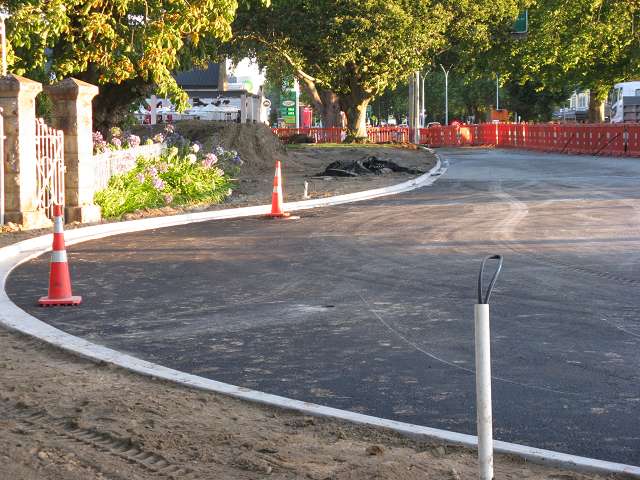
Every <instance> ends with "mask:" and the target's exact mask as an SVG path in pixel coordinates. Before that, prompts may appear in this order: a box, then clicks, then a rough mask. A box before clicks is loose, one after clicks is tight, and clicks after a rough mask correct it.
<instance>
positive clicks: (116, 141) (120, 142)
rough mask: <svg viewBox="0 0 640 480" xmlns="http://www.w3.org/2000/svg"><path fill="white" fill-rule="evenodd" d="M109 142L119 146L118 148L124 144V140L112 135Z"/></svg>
mask: <svg viewBox="0 0 640 480" xmlns="http://www.w3.org/2000/svg"><path fill="white" fill-rule="evenodd" d="M109 143H111V145H113V146H114V147H118V148H120V147H121V146H122V141H121V140H120V139H119V138H118V137H111V140H109Z"/></svg>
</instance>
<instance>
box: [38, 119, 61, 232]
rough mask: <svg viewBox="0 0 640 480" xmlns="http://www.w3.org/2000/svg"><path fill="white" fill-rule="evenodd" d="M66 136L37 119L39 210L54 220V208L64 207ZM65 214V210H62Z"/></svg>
mask: <svg viewBox="0 0 640 480" xmlns="http://www.w3.org/2000/svg"><path fill="white" fill-rule="evenodd" d="M65 171H66V168H65V166H64V134H63V132H62V130H55V129H54V128H51V127H50V126H49V125H47V124H46V123H44V120H43V119H42V118H36V175H37V182H38V192H37V198H38V206H37V208H38V210H40V211H43V212H45V214H46V215H47V217H49V218H50V219H53V206H54V205H62V206H63V207H64V173H65ZM62 211H63V212H64V208H63V209H62Z"/></svg>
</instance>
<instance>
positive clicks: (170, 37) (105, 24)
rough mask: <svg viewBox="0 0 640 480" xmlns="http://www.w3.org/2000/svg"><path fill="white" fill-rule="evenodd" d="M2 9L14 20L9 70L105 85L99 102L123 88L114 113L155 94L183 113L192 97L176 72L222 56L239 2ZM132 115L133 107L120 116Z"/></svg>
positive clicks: (63, 3) (32, 0) (62, 3)
mask: <svg viewBox="0 0 640 480" xmlns="http://www.w3.org/2000/svg"><path fill="white" fill-rule="evenodd" d="M3 6H4V7H5V8H6V9H7V10H8V12H9V13H10V14H11V16H10V17H9V19H8V20H7V29H8V39H9V44H10V48H9V52H8V53H9V55H8V62H9V65H10V69H9V70H10V72H12V73H16V74H19V75H25V76H28V77H29V76H30V72H34V71H40V70H43V69H44V67H45V65H47V68H48V70H49V72H50V76H51V78H53V79H55V80H60V79H62V78H65V77H68V76H73V77H75V78H78V79H80V80H84V81H88V82H89V83H96V84H97V83H99V84H100V92H101V93H100V95H99V97H100V96H101V95H106V94H109V93H111V91H112V90H116V92H115V94H113V95H112V96H111V97H110V99H109V101H108V102H106V104H105V105H104V107H103V108H104V109H105V110H106V109H111V110H112V111H114V109H115V108H116V107H117V106H119V105H121V104H122V105H128V104H129V103H131V102H132V101H133V100H135V99H136V98H138V97H141V96H144V95H146V94H148V93H149V92H150V91H151V89H155V91H156V92H157V94H158V95H160V96H163V97H167V98H168V97H172V98H173V101H174V104H177V105H178V106H179V107H184V106H185V102H186V95H185V93H184V92H182V90H180V89H179V88H178V86H177V85H176V82H175V80H174V78H173V77H172V75H171V72H180V71H182V70H185V69H189V68H191V67H192V66H204V64H205V63H206V62H207V61H208V60H209V59H210V58H217V56H216V52H215V44H214V40H215V39H223V40H227V39H229V38H230V37H231V22H232V21H233V18H234V14H235V11H236V9H237V6H238V4H237V1H236V0H190V1H189V2H186V1H184V0H158V1H154V2H149V1H147V0H29V1H25V0H5V1H4V2H3ZM46 83H49V82H46ZM123 92H124V93H123ZM97 98H98V97H97ZM97 103H98V104H99V105H101V104H100V102H99V101H98V102H97ZM95 105H96V101H95V100H94V108H95ZM125 114H126V108H125V109H124V110H123V111H122V113H121V115H125ZM95 116H96V115H94V117H95ZM98 116H99V115H98ZM118 120H119V118H114V119H113V121H112V124H117V123H118Z"/></svg>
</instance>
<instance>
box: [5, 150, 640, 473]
mask: <svg viewBox="0 0 640 480" xmlns="http://www.w3.org/2000/svg"><path fill="white" fill-rule="evenodd" d="M438 153H439V155H440V156H441V157H442V159H443V160H445V161H448V162H449V165H448V170H447V172H446V174H445V175H443V176H442V178H440V179H439V180H437V181H436V182H435V183H433V184H432V185H430V186H425V187H422V188H419V189H416V190H412V191H409V192H405V193H400V194H397V195H393V196H389V197H383V198H379V199H374V200H368V201H361V202H356V203H350V204H345V205H338V206H333V207H329V208H319V209H313V210H305V211H301V212H299V215H300V219H298V220H266V219H264V218H261V217H259V216H256V217H248V218H237V219H226V220H216V221H208V222H200V223H193V224H188V225H182V226H174V227H167V228H161V229H155V230H147V231H142V232H136V233H126V234H120V235H115V236H110V237H106V238H101V239H96V240H92V241H89V242H85V243H79V244H76V245H71V246H68V247H67V250H68V257H69V266H70V270H71V279H72V284H73V290H74V294H76V295H82V296H83V302H82V304H81V305H79V306H77V307H68V308H41V307H38V306H37V300H38V298H40V297H41V296H42V295H44V294H46V286H47V281H48V272H49V265H48V264H49V261H50V258H49V255H42V256H40V257H38V258H35V259H33V260H31V261H29V262H26V263H23V264H22V265H20V266H18V267H17V268H15V270H13V272H12V273H11V274H10V276H9V277H8V280H7V282H6V291H7V294H8V295H9V297H10V299H11V300H12V301H13V302H14V303H15V304H17V305H18V306H19V307H20V308H22V309H23V310H25V311H27V312H28V313H30V314H31V315H33V316H35V317H37V318H39V319H41V320H43V321H45V322H47V323H49V324H51V325H53V326H55V327H57V328H59V329H61V330H63V331H65V332H68V333H71V334H73V335H75V336H78V337H81V338H84V339H87V340H90V341H91V342H94V343H97V344H100V345H104V346H107V347H109V348H112V349H115V350H118V351H121V352H125V353H129V354H131V355H134V356H136V357H138V358H141V359H144V360H148V361H151V362H155V363H158V364H160V365H164V366H168V367H171V368H174V369H177V370H181V371H184V372H188V373H192V374H195V375H199V376H202V377H206V378H210V379H215V380H219V381H222V382H226V383H230V384H233V385H238V386H242V387H246V388H249V389H254V390H259V391H264V392H268V393H273V394H276V395H281V396H284V397H289V398H294V399H298V400H303V401H307V402H313V403H317V404H320V405H327V406H331V407H335V408H339V409H345V410H350V411H354V412H360V413H365V414H368V415H373V416H378V417H383V418H388V419H393V420H398V421H402V422H408V423H413V424H418V425H425V426H429V427H434V428H439V429H443V430H449V431H454V432H461V433H467V434H471V435H474V434H475V432H476V426H475V416H476V410H475V375H474V371H475V364H474V323H473V306H474V304H475V303H477V299H476V294H477V289H476V287H477V276H478V270H479V267H480V262H481V261H482V259H483V258H484V257H485V256H486V255H490V254H500V255H502V256H503V257H504V263H503V268H502V272H501V273H500V276H499V278H498V280H497V283H496V286H495V289H494V291H493V294H492V296H491V302H490V303H491V336H492V375H493V421H494V438H495V439H496V440H502V441H506V442H513V443H518V444H523V445H530V446H535V447H539V448H544V449H548V450H554V451H558V452H565V453H570V454H575V455H580V456H585V457H591V458H597V459H601V460H608V461H612V462H619V463H625V464H630V465H640V348H639V343H640V301H639V300H638V299H639V297H640V198H639V196H640V161H639V160H637V159H632V158H620V159H616V158H601V157H598V158H597V157H580V156H568V155H549V154H541V153H533V152H522V151H517V150H499V149H488V148H482V149H477V148H475V149H474V148H450V149H440V150H439V151H438ZM284 180H285V181H286V179H284ZM486 268H487V269H488V270H491V264H488V265H487V267H486Z"/></svg>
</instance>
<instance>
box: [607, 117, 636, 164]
mask: <svg viewBox="0 0 640 480" xmlns="http://www.w3.org/2000/svg"><path fill="white" fill-rule="evenodd" d="M603 138H604V137H603ZM599 143H600V142H599ZM602 144H603V145H604V143H602ZM598 148H600V146H598ZM627 155H630V156H632V157H640V123H634V124H631V125H627Z"/></svg>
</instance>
